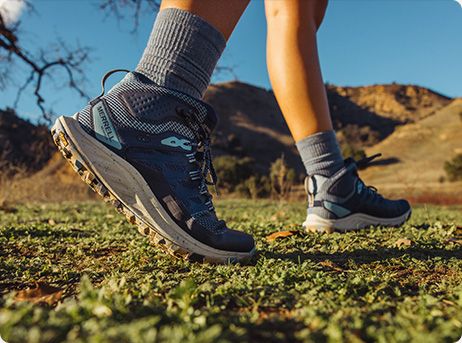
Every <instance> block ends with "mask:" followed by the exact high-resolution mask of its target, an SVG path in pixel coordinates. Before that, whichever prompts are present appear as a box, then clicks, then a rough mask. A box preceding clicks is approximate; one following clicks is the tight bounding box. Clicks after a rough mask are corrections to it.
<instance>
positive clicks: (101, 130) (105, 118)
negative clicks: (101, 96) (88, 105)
mask: <svg viewBox="0 0 462 343" xmlns="http://www.w3.org/2000/svg"><path fill="white" fill-rule="evenodd" d="M91 111H92V114H93V126H94V130H95V134H96V138H98V139H99V140H100V141H102V142H103V143H106V144H107V145H110V146H112V147H114V148H116V149H118V150H120V149H122V145H121V144H120V140H119V138H118V137H117V133H116V131H115V129H114V125H113V124H112V121H111V119H110V118H109V115H108V113H107V110H106V106H105V105H104V102H103V101H99V102H98V103H96V104H95V105H94V106H93V107H92V109H91Z"/></svg>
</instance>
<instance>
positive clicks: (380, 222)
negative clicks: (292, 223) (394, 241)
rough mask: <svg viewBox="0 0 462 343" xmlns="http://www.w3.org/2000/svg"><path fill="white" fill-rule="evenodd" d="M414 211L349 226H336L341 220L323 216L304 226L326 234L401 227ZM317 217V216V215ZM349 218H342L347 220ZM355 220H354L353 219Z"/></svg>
mask: <svg viewBox="0 0 462 343" xmlns="http://www.w3.org/2000/svg"><path fill="white" fill-rule="evenodd" d="M411 214H412V211H411V210H409V211H408V212H407V213H405V214H404V215H403V216H401V217H397V218H374V219H373V220H371V221H370V223H367V221H366V222H365V223H362V224H356V225H354V224H350V225H348V224H347V227H338V226H337V227H336V225H339V223H338V221H339V220H333V221H328V220H324V219H322V218H315V219H314V220H313V218H311V220H310V222H308V223H307V221H308V220H307V221H305V222H304V223H303V227H304V228H305V231H306V232H311V233H326V234H331V233H334V232H339V233H346V232H350V231H359V230H364V229H368V228H371V227H376V226H386V227H399V226H401V225H403V224H404V223H405V222H406V221H407V220H408V219H409V218H410V217H411ZM363 216H365V217H369V216H367V215H363ZM316 217H317V216H316ZM345 219H348V217H346V218H342V219H340V220H345ZM353 222H354V221H353ZM340 225H341V226H345V223H342V224H340Z"/></svg>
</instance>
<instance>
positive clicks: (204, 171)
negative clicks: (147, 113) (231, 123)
mask: <svg viewBox="0 0 462 343" xmlns="http://www.w3.org/2000/svg"><path fill="white" fill-rule="evenodd" d="M177 113H178V114H180V115H181V116H182V117H183V118H184V119H185V122H186V124H187V126H188V127H189V128H190V129H191V131H192V132H193V133H194V135H195V137H196V142H190V143H189V145H190V146H192V147H193V149H194V152H192V153H190V154H187V156H188V158H189V162H191V163H197V164H198V167H199V168H198V169H197V170H194V171H192V172H190V173H189V174H190V176H191V179H192V180H200V186H199V192H200V194H201V195H203V196H206V197H207V198H208V200H207V202H206V205H208V207H209V211H214V210H215V208H214V206H213V203H212V195H211V194H210V193H209V191H208V187H207V186H212V185H213V186H214V188H215V193H216V194H217V196H218V188H217V181H218V178H217V173H216V171H215V167H214V166H213V162H212V148H211V136H210V134H211V132H210V130H209V129H208V127H207V126H206V125H205V124H203V123H202V122H200V121H199V120H198V119H197V118H198V116H197V114H196V113H195V112H194V111H193V110H191V109H185V108H178V109H177ZM209 177H210V179H209Z"/></svg>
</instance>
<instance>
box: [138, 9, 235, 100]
mask: <svg viewBox="0 0 462 343" xmlns="http://www.w3.org/2000/svg"><path fill="white" fill-rule="evenodd" d="M225 46H226V40H225V38H224V36H223V35H222V34H221V32H219V31H218V30H217V29H215V28H214V27H213V26H212V25H210V24H209V23H207V22H206V21H205V20H203V19H202V18H200V17H199V16H197V15H194V14H192V13H190V12H187V11H183V10H180V9H178V8H167V9H165V10H162V11H160V12H159V14H158V15H157V18H156V21H155V23H154V27H153V29H152V33H151V36H150V38H149V42H148V45H147V46H146V49H145V51H144V54H143V57H142V58H141V60H140V62H139V64H138V66H137V68H136V71H137V72H139V73H142V74H144V75H145V76H147V77H148V78H149V79H151V80H152V81H154V82H155V83H157V84H158V85H160V86H164V87H167V88H170V89H175V90H178V91H181V92H184V93H186V94H188V95H190V96H193V97H196V98H201V97H202V95H203V94H204V92H205V90H206V89H207V86H208V85H209V83H210V77H211V76H212V73H213V70H214V69H215V66H216V64H217V62H218V59H219V58H220V56H221V53H222V52H223V50H224V48H225Z"/></svg>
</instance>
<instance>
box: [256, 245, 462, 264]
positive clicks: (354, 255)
mask: <svg viewBox="0 0 462 343" xmlns="http://www.w3.org/2000/svg"><path fill="white" fill-rule="evenodd" d="M404 255H408V256H410V257H411V258H414V259H417V260H422V261H426V260H428V259H430V258H434V257H439V258H441V259H444V260H449V259H451V258H458V259H462V248H457V249H454V250H446V249H440V248H437V249H431V248H425V247H415V248H412V247H411V248H406V249H399V248H379V249H357V250H355V251H351V252H339V253H332V254H325V253H305V252H303V251H299V252H291V253H278V252H269V251H262V252H260V253H259V257H266V258H274V259H281V260H290V261H292V262H294V263H300V262H304V261H313V262H322V261H326V260H328V261H332V262H334V263H343V262H348V261H353V262H354V263H356V264H364V263H371V262H379V261H386V260H390V259H393V258H399V257H402V256H404Z"/></svg>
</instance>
